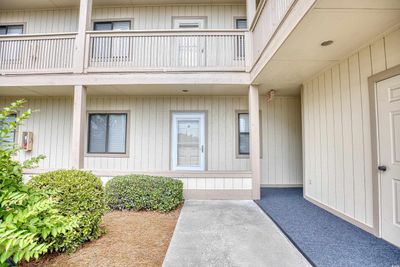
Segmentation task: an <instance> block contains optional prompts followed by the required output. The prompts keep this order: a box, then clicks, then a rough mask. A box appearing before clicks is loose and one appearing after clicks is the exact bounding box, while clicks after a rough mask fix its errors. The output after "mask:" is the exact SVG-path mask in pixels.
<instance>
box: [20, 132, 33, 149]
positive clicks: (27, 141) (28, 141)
mask: <svg viewBox="0 0 400 267" xmlns="http://www.w3.org/2000/svg"><path fill="white" fill-rule="evenodd" d="M32 145H33V133H32V132H22V149H23V150H25V151H32Z"/></svg>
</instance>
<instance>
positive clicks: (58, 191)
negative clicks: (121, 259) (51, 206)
mask: <svg viewBox="0 0 400 267" xmlns="http://www.w3.org/2000/svg"><path fill="white" fill-rule="evenodd" d="M29 185H30V186H32V187H33V188H38V189H42V190H46V191H50V192H54V195H55V196H57V199H58V201H57V205H56V207H57V208H58V209H59V211H60V213H61V214H62V215H64V216H67V217H76V218H77V224H78V228H76V229H74V231H69V232H67V233H65V234H63V235H59V236H56V238H55V239H54V242H55V243H54V247H55V249H56V250H58V251H72V250H74V249H75V248H76V247H78V246H79V245H80V244H82V243H83V242H85V241H89V240H93V239H97V238H98V237H99V236H100V235H101V234H102V231H101V228H100V223H101V218H102V216H103V214H104V212H105V210H106V205H105V202H104V189H103V186H102V183H101V181H100V179H99V178H98V177H97V176H95V175H94V174H92V173H90V172H85V171H79V170H58V171H52V172H47V173H44V174H41V175H38V176H35V177H33V178H32V179H31V180H30V181H29Z"/></svg>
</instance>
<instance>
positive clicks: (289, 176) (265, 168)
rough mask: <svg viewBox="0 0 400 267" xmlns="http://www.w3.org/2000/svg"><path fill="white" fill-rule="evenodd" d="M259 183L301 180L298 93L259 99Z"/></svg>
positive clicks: (299, 183)
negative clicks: (260, 135)
mask: <svg viewBox="0 0 400 267" xmlns="http://www.w3.org/2000/svg"><path fill="white" fill-rule="evenodd" d="M260 109H261V112H262V114H261V119H262V138H261V141H262V159H261V184H262V185H267V186H268V185H269V186H271V185H277V186H285V185H301V184H303V170H302V152H301V107H300V97H275V98H274V100H272V101H271V102H269V103H267V102H266V100H265V97H261V99H260Z"/></svg>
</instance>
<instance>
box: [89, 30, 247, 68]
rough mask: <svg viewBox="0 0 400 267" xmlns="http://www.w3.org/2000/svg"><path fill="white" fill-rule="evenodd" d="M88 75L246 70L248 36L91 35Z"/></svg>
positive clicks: (222, 33)
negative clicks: (94, 73)
mask: <svg viewBox="0 0 400 267" xmlns="http://www.w3.org/2000/svg"><path fill="white" fill-rule="evenodd" d="M87 38H88V46H87V50H88V51H87V53H86V54H87V57H88V58H87V66H86V67H87V71H89V72H91V71H102V72H103V71H117V70H121V71H124V70H125V71H131V70H136V71H138V70H139V71H140V70H181V71H185V70H189V71H193V70H196V71H201V70H215V71H235V70H237V71H243V70H244V69H245V65H246V64H245V62H246V61H245V33H244V32H243V31H238V30H228V31H210V30H207V31H203V30H198V31H195V32H193V31H191V32H189V31H181V30H170V31H168V32H166V31H147V32H143V31H126V32H125V31H124V32H122V31H120V32H89V33H88V37H87Z"/></svg>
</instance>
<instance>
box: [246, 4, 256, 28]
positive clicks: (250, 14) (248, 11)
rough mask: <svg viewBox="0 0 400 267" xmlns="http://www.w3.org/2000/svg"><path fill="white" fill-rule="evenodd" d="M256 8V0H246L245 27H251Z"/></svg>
mask: <svg viewBox="0 0 400 267" xmlns="http://www.w3.org/2000/svg"><path fill="white" fill-rule="evenodd" d="M256 10H257V3H256V0H246V14H247V28H250V27H251V24H252V23H253V19H254V16H255V14H256Z"/></svg>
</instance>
